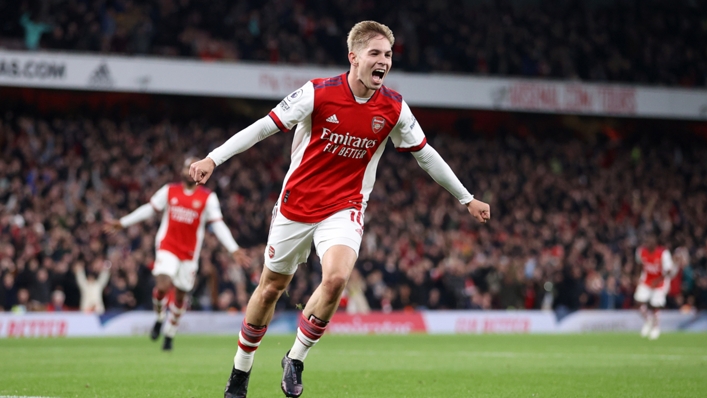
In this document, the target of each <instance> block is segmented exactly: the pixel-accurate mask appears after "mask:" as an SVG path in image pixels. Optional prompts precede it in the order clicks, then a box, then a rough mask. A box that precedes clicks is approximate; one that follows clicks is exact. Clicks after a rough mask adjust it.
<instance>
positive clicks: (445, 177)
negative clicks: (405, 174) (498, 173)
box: [412, 145, 474, 205]
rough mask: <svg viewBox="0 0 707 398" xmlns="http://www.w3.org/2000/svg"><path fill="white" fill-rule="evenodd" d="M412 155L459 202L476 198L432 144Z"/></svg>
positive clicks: (465, 202)
mask: <svg viewBox="0 0 707 398" xmlns="http://www.w3.org/2000/svg"><path fill="white" fill-rule="evenodd" d="M412 155H413V156H414V157H415V159H417V163H418V164H419V165H420V167H422V169H423V170H425V171H426V172H427V174H429V175H430V177H432V179H434V180H435V181H436V182H437V184H439V185H441V186H442V187H444V189H446V190H447V191H449V193H451V194H452V195H454V197H455V198H457V199H458V200H459V203H461V204H463V205H466V204H468V203H469V202H471V201H472V200H474V195H472V194H470V193H469V191H467V190H466V188H464V185H462V183H461V181H459V178H457V176H456V175H455V174H454V171H452V168H451V167H449V165H448V164H447V162H445V161H444V159H442V156H440V155H439V153H437V151H435V149H434V148H432V146H431V145H425V146H424V147H422V149H420V150H419V151H415V152H413V153H412Z"/></svg>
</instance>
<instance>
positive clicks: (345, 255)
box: [281, 245, 357, 397]
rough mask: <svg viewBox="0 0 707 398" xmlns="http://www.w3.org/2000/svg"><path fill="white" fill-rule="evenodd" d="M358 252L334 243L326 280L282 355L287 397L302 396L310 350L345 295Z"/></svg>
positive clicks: (324, 262)
mask: <svg viewBox="0 0 707 398" xmlns="http://www.w3.org/2000/svg"><path fill="white" fill-rule="evenodd" d="M356 257H357V256H356V252H355V251H354V250H353V249H351V248H350V247H348V246H344V245H336V246H332V247H331V248H330V249H329V250H327V251H326V253H324V258H323V259H322V283H321V284H320V285H319V286H318V287H317V289H316V290H315V291H314V293H313V294H312V297H311V298H310V299H309V301H308V302H307V305H306V306H305V308H304V311H303V312H302V316H301V317H300V320H299V327H298V328H297V338H296V339H295V343H294V345H293V346H292V349H290V351H289V352H288V353H287V355H285V357H284V358H282V370H283V374H282V386H281V387H282V391H283V392H284V393H285V396H288V397H299V396H300V395H302V390H303V386H302V371H303V370H304V363H303V361H304V359H305V358H306V357H307V353H308V352H309V350H310V349H311V348H312V347H313V346H314V345H315V344H316V343H317V342H318V341H319V339H320V338H321V337H322V335H323V334H324V331H325V330H326V326H327V324H328V323H329V320H330V319H331V317H332V316H334V313H335V312H336V309H337V308H338V307H339V301H340V300H341V295H342V293H343V292H344V288H345V287H346V283H347V282H348V280H349V277H350V276H351V271H353V267H354V265H355V264H356Z"/></svg>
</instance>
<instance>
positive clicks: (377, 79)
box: [372, 69, 385, 84]
mask: <svg viewBox="0 0 707 398" xmlns="http://www.w3.org/2000/svg"><path fill="white" fill-rule="evenodd" d="M383 76H385V69H375V70H373V73H372V80H373V83H374V84H382V83H383Z"/></svg>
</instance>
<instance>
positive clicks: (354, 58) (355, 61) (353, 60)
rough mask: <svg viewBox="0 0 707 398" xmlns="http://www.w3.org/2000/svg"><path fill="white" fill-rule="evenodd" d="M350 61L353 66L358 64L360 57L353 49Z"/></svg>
mask: <svg viewBox="0 0 707 398" xmlns="http://www.w3.org/2000/svg"><path fill="white" fill-rule="evenodd" d="M349 63H350V64H351V65H353V66H358V57H356V53H355V52H353V51H349Z"/></svg>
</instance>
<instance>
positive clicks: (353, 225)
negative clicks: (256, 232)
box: [265, 206, 363, 275]
mask: <svg viewBox="0 0 707 398" xmlns="http://www.w3.org/2000/svg"><path fill="white" fill-rule="evenodd" d="M352 214H353V215H352ZM362 236H363V214H362V212H360V211H359V210H355V209H346V210H341V211H339V212H337V213H334V214H332V215H331V216H329V217H328V218H327V219H325V220H323V221H321V222H318V223H315V224H309V223H301V222H296V221H292V220H289V219H287V217H285V216H284V215H282V213H280V210H279V209H278V207H277V206H275V209H273V219H272V221H271V224H270V233H269V234H268V244H267V246H266V247H265V266H266V267H268V269H270V270H271V271H273V272H277V273H278V274H285V275H292V274H294V273H295V272H296V271H297V266H298V265H299V264H301V263H305V262H307V258H308V257H309V252H310V249H311V247H312V241H314V247H315V248H316V250H317V255H318V256H319V258H323V257H324V253H326V251H327V250H329V248H330V247H332V246H335V245H344V246H348V247H350V248H352V249H353V250H354V251H355V252H356V255H357V256H358V250H359V248H360V247H361V237H362Z"/></svg>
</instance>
